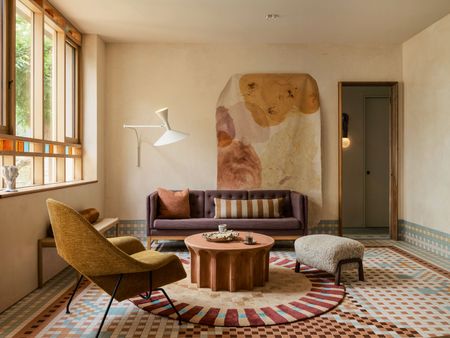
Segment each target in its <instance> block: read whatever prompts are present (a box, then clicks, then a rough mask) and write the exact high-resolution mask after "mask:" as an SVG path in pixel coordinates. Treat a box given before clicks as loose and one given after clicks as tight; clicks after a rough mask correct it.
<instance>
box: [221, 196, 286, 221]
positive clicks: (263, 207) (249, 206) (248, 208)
mask: <svg viewBox="0 0 450 338" xmlns="http://www.w3.org/2000/svg"><path fill="white" fill-rule="evenodd" d="M282 203H283V199H282V198H271V199H269V198H267V199H248V200H229V199H222V198H214V204H215V209H214V218H279V217H280V207H281V204H282Z"/></svg>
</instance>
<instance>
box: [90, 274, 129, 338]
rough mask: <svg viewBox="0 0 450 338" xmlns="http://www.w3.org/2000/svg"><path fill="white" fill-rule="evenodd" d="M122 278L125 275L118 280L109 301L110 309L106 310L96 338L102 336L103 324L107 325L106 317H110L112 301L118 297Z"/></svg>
mask: <svg viewBox="0 0 450 338" xmlns="http://www.w3.org/2000/svg"><path fill="white" fill-rule="evenodd" d="M122 277H123V275H120V276H119V278H118V279H117V282H116V286H115V287H114V291H113V294H112V295H111V299H110V300H109V303H108V307H107V308H106V311H105V314H104V315H103V319H102V322H101V323H100V327H99V328H98V331H97V334H96V335H95V338H97V337H99V336H100V332H101V331H102V327H103V324H104V323H105V319H106V316H107V315H108V312H109V308H110V307H111V304H112V301H113V299H114V297H115V296H116V292H117V289H118V288H119V285H120V282H121V281H122Z"/></svg>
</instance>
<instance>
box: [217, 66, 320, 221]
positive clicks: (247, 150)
mask: <svg viewBox="0 0 450 338" xmlns="http://www.w3.org/2000/svg"><path fill="white" fill-rule="evenodd" d="M320 123H321V122H320V103H319V90H318V87H317V83H316V81H315V80H314V78H313V77H311V76H310V75H308V74H236V75H233V76H232V77H231V78H230V80H229V81H228V83H227V85H226V86H225V88H224V89H223V91H222V93H221V95H220V97H219V99H218V101H217V110H216V132H217V188H218V189H283V188H284V189H291V190H296V191H299V192H301V193H303V194H305V195H307V196H308V198H309V211H310V225H314V224H316V223H317V222H318V221H319V219H320V215H319V212H320V209H321V207H322V168H321V144H320V140H321V136H320Z"/></svg>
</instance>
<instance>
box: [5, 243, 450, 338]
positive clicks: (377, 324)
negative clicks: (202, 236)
mask: <svg viewBox="0 0 450 338" xmlns="http://www.w3.org/2000/svg"><path fill="white" fill-rule="evenodd" d="M365 244H366V251H365V254H364V273H365V281H364V282H360V281H358V278H357V273H356V272H355V271H347V270H345V271H344V272H343V277H342V281H343V282H344V283H345V286H346V292H347V295H346V297H345V299H344V301H343V302H342V303H341V304H340V305H338V306H337V307H336V308H334V309H333V310H331V311H329V312H327V313H325V314H323V315H321V316H318V317H314V318H310V319H307V320H304V321H298V322H293V323H288V324H284V325H272V326H260V327H210V326H206V325H199V324H192V323H183V324H182V325H181V326H179V325H178V323H177V322H176V321H174V320H171V319H168V318H165V317H160V316H157V315H153V314H151V313H148V312H146V311H143V310H141V309H139V308H138V307H136V306H135V305H134V304H132V303H131V302H129V301H123V302H121V303H117V302H115V301H114V302H113V305H112V307H111V311H110V314H109V316H108V318H107V320H106V322H105V325H104V327H103V332H102V336H103V337H215V336H220V337H252V336H257V337H279V338H281V337H311V338H312V337H344V336H345V337H358V338H359V337H375V336H385V337H418V336H425V337H433V336H445V335H448V334H450V273H449V271H448V270H446V269H443V268H442V267H440V266H437V265H435V264H434V263H433V262H431V261H430V260H428V259H423V258H420V257H418V254H417V252H414V251H412V250H408V248H403V247H402V248H400V247H399V246H397V245H392V243H386V245H385V246H383V247H377V246H375V247H374V246H371V245H373V244H380V243H367V242H366V243H365ZM159 248H160V249H162V250H164V246H160V247H159ZM176 254H178V255H179V256H180V257H181V258H185V259H187V258H188V257H189V256H188V253H187V252H185V251H177V252H176ZM271 254H272V255H273V256H276V257H280V258H286V259H294V253H293V252H292V250H291V249H283V248H282V249H281V250H280V249H278V250H275V251H273V252H271ZM293 273H294V272H293ZM74 282H75V275H74V274H71V273H70V272H68V271H65V272H64V273H62V274H60V275H58V276H57V277H56V278H55V279H54V280H52V281H50V282H49V283H47V285H46V286H45V289H47V288H48V285H52V286H53V288H54V290H53V293H52V295H51V297H49V298H48V299H47V300H45V301H44V300H40V298H43V297H44V296H45V289H43V290H44V291H41V293H40V294H38V295H34V296H33V294H31V295H30V296H28V297H27V298H26V299H24V300H23V301H22V302H27V304H28V307H29V308H30V311H29V312H27V310H28V309H27V308H26V307H23V306H22V305H21V303H22V302H19V303H18V304H17V305H16V306H13V307H12V308H10V309H8V310H7V311H5V312H4V313H2V314H0V336H1V337H5V336H6V337H9V336H17V337H25V336H27V337H30V336H38V337H67V336H69V337H80V336H92V334H95V332H96V330H97V328H98V325H99V323H100V320H101V317H102V314H103V311H104V309H105V306H106V304H107V302H108V300H109V297H108V296H107V295H106V294H104V293H103V292H102V291H101V290H100V289H99V288H98V287H96V286H95V285H90V284H89V283H88V282H84V283H83V285H82V288H81V289H82V290H81V291H79V293H78V295H77V296H76V298H75V299H74V302H73V303H72V306H71V312H72V313H71V314H70V315H66V314H65V311H64V306H65V301H66V300H67V297H68V296H69V295H70V290H67V291H65V289H67V286H68V285H69V284H73V283H74ZM52 283H53V284H52ZM58 288H59V289H58ZM47 293H50V290H48V289H47ZM33 297H34V298H33ZM44 298H45V297H44ZM30 299H31V300H30ZM34 300H37V302H36V303H37V304H40V307H38V308H36V307H33V306H32V304H33V303H34ZM19 313H21V314H22V317H21V318H20V319H18V320H16V317H17V314H19ZM14 314H16V316H14ZM24 314H28V318H26V319H25V317H27V316H24Z"/></svg>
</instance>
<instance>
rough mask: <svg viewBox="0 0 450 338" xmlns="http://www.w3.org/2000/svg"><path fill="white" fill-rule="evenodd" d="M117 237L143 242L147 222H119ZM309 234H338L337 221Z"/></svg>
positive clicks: (109, 233)
mask: <svg viewBox="0 0 450 338" xmlns="http://www.w3.org/2000/svg"><path fill="white" fill-rule="evenodd" d="M118 232H119V236H127V235H129V236H135V237H138V238H139V239H141V240H142V241H144V240H145V239H146V237H147V222H146V221H145V220H120V222H119V231H118ZM309 233H310V234H330V235H337V234H338V221H337V220H322V221H320V223H319V224H318V225H317V226H314V227H310V229H309ZM114 235H115V233H114V231H108V232H107V233H106V236H107V237H111V236H114Z"/></svg>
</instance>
